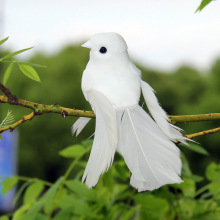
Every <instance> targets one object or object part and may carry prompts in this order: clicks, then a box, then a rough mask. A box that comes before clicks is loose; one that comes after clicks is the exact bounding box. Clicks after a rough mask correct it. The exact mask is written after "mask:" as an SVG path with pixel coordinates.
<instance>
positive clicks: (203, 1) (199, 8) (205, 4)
mask: <svg viewBox="0 0 220 220" xmlns="http://www.w3.org/2000/svg"><path fill="white" fill-rule="evenodd" d="M211 1H212V0H202V2H201V3H200V5H199V7H198V8H197V9H196V12H198V11H199V12H200V11H202V10H203V9H204V8H205V7H206V6H207V5H208V4H209V3H210V2H211Z"/></svg>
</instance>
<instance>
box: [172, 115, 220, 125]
mask: <svg viewBox="0 0 220 220" xmlns="http://www.w3.org/2000/svg"><path fill="white" fill-rule="evenodd" d="M169 118H170V119H171V123H172V124H176V123H187V122H198V121H213V120H220V113H210V114H201V115H179V116H176V115H175V116H174V115H170V116H169Z"/></svg>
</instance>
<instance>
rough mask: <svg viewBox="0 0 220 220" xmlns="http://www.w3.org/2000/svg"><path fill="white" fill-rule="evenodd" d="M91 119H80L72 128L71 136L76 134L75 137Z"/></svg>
mask: <svg viewBox="0 0 220 220" xmlns="http://www.w3.org/2000/svg"><path fill="white" fill-rule="evenodd" d="M90 120H91V118H85V117H80V118H79V119H78V120H77V121H76V122H75V123H74V124H73V126H72V134H73V135H74V134H75V133H76V136H78V135H79V133H80V132H81V131H82V130H83V128H84V127H85V126H86V125H87V123H88V122H89V121H90Z"/></svg>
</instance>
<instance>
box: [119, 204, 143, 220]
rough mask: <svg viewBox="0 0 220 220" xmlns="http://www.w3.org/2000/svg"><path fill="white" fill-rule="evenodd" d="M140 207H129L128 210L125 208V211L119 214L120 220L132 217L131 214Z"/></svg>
mask: <svg viewBox="0 0 220 220" xmlns="http://www.w3.org/2000/svg"><path fill="white" fill-rule="evenodd" d="M138 209H140V207H139V206H136V207H133V208H130V209H129V210H126V212H125V213H124V214H123V215H122V216H121V218H120V220H128V219H133V218H132V216H134V214H135V213H136V212H137V211H138Z"/></svg>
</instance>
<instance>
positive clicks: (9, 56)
mask: <svg viewBox="0 0 220 220" xmlns="http://www.w3.org/2000/svg"><path fill="white" fill-rule="evenodd" d="M32 48H33V47H29V48H25V49H22V50H18V51H16V52H13V53H10V54H8V55H6V56H4V57H3V58H1V59H0V60H6V59H9V58H11V57H13V56H15V55H18V54H20V53H23V52H24V51H27V50H30V49H32Z"/></svg>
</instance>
